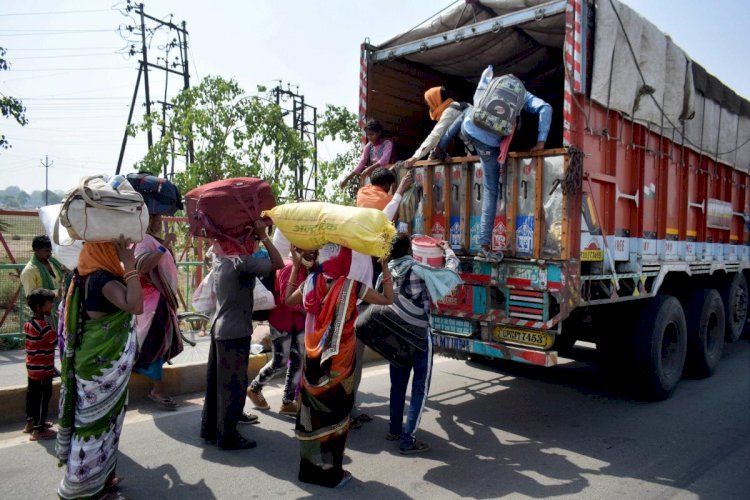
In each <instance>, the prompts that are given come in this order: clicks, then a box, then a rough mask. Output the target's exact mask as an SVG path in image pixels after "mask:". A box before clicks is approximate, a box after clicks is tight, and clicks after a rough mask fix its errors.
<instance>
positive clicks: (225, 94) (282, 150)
mask: <svg viewBox="0 0 750 500" xmlns="http://www.w3.org/2000/svg"><path fill="white" fill-rule="evenodd" d="M148 127H153V128H163V130H164V134H163V136H162V137H161V138H160V139H159V140H158V141H156V142H155V143H154V145H153V147H152V148H151V150H150V151H149V152H148V153H147V154H146V156H145V157H144V158H143V159H142V160H141V161H140V162H138V163H137V164H136V165H135V167H136V168H138V169H139V170H146V171H149V172H161V171H163V170H164V167H165V166H166V165H169V163H170V162H171V161H173V159H174V157H175V156H184V155H185V152H186V148H187V145H188V143H189V142H190V141H192V143H193V147H194V153H195V162H194V163H193V164H191V165H189V166H188V167H187V168H186V169H185V171H184V172H179V173H177V174H176V175H175V182H176V183H177V184H178V186H179V187H180V189H181V190H182V191H183V192H187V191H189V190H190V189H193V188H195V187H197V186H200V185H202V184H205V183H208V182H212V181H215V180H219V179H225V178H228V177H238V176H251V177H259V178H262V179H265V180H266V181H268V183H269V184H270V185H271V187H272V188H273V190H274V194H275V195H276V196H277V197H278V198H287V199H289V198H294V193H295V192H297V191H298V188H300V186H298V185H297V182H298V180H297V179H295V177H294V174H293V170H292V169H291V168H289V167H291V166H297V165H300V164H307V163H311V162H312V160H313V155H314V151H313V149H312V147H311V146H310V144H309V143H308V142H306V141H304V140H303V139H301V138H300V137H299V134H298V133H297V132H296V131H295V130H294V129H292V128H291V127H289V126H288V125H287V124H286V122H285V120H284V111H283V110H282V109H281V108H280V107H279V106H278V105H277V104H276V102H275V100H274V99H271V95H270V94H269V93H268V91H267V89H266V88H265V87H258V89H257V93H256V94H255V95H246V93H245V92H244V91H243V89H242V88H241V87H240V86H239V85H238V84H237V82H236V81H234V80H226V79H224V78H221V77H207V78H204V79H203V80H202V81H201V82H200V84H199V85H198V86H197V87H192V88H190V89H186V90H184V91H182V92H181V93H180V94H179V95H178V96H177V97H176V98H175V99H174V101H173V102H172V106H171V113H170V116H168V118H167V122H166V123H164V121H163V120H162V117H161V116H160V115H159V114H158V113H152V114H151V115H150V116H148V115H147V116H145V117H144V120H143V122H142V123H141V124H139V125H134V126H132V127H131V129H130V133H131V135H135V134H136V133H138V132H142V131H144V130H146V129H147V128H148ZM318 130H319V132H318V138H319V139H320V140H326V139H330V140H335V141H342V142H344V143H345V144H346V147H347V150H346V152H345V153H341V154H338V155H337V156H336V157H335V158H334V159H333V160H331V161H326V162H320V163H319V166H318V188H317V190H316V193H315V198H316V199H319V200H324V201H335V202H350V201H351V197H350V196H347V194H346V193H344V192H342V191H341V190H339V189H338V186H337V184H336V182H337V180H338V178H339V176H340V175H341V172H343V171H344V169H346V168H352V167H353V165H354V164H356V159H357V157H358V155H359V148H360V143H359V129H358V127H357V117H356V115H354V113H352V112H351V111H349V110H347V109H346V108H344V107H339V106H331V105H328V106H327V107H326V110H325V112H324V114H323V119H322V120H321V121H320V122H319V129H318ZM276 160H278V164H279V165H281V167H282V168H281V169H280V170H279V171H277V169H276V163H277V162H276Z"/></svg>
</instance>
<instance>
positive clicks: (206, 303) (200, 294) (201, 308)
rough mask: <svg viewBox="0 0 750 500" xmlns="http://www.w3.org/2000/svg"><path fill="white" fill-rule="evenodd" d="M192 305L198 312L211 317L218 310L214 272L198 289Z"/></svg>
mask: <svg viewBox="0 0 750 500" xmlns="http://www.w3.org/2000/svg"><path fill="white" fill-rule="evenodd" d="M192 304H193V309H195V311H196V312H199V313H203V314H207V315H209V316H210V315H211V313H213V312H214V311H215V310H216V293H215V292H214V272H213V271H210V272H209V273H208V274H207V275H206V276H205V277H204V278H203V280H202V281H201V282H200V284H199V285H198V286H197V287H196V289H195V292H193V301H192Z"/></svg>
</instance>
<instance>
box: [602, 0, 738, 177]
mask: <svg viewBox="0 0 750 500" xmlns="http://www.w3.org/2000/svg"><path fill="white" fill-rule="evenodd" d="M613 5H614V7H615V9H617V14H619V19H618V16H617V15H616V13H615V10H614V9H613V8H612V7H613ZM621 23H622V24H621ZM623 28H624V30H623ZM613 33H614V34H616V35H615V36H613ZM628 41H629V42H630V46H629V45H628ZM631 47H632V52H631ZM633 53H635V57H634V55H633ZM636 61H637V65H636ZM639 68H640V71H641V73H642V74H643V79H642V78H641V75H640V74H639V71H638V70H639ZM644 80H645V84H644ZM649 94H650V95H652V96H653V98H652V97H650V96H649ZM591 99H592V100H594V101H596V102H598V103H599V104H601V105H603V106H605V107H607V108H609V109H613V110H616V111H619V112H621V113H622V114H624V115H626V116H629V117H632V118H634V119H635V120H636V121H638V122H641V123H647V124H649V125H650V126H651V128H652V129H656V130H662V133H663V135H665V136H667V137H674V140H675V142H678V143H679V142H682V130H683V126H684V135H685V137H684V138H685V144H686V146H688V147H691V148H692V149H695V150H697V151H699V152H701V153H704V154H706V155H708V156H711V157H713V158H714V159H716V160H717V161H720V162H722V163H726V164H729V165H732V166H735V167H737V168H738V169H741V170H745V171H747V170H748V169H749V167H750V143H749V144H746V145H745V146H744V147H739V146H740V145H741V144H742V143H743V142H744V141H745V140H746V139H747V138H748V137H750V106H749V105H748V102H747V101H746V100H744V99H742V98H741V97H739V96H738V95H737V94H735V93H734V92H733V91H732V90H731V89H729V88H728V87H727V86H725V85H724V84H722V83H721V82H720V81H719V80H718V79H717V78H715V77H713V76H712V75H710V74H708V73H707V72H706V70H704V69H703V68H702V67H701V66H699V65H698V64H696V63H693V62H692V61H691V60H690V58H689V57H688V56H687V55H686V54H685V53H684V52H683V51H682V49H680V48H679V47H678V46H677V45H675V44H674V43H673V42H672V40H671V39H670V38H669V36H667V35H665V34H664V33H662V32H661V30H659V28H657V27H656V26H654V25H653V24H652V23H651V22H650V21H648V20H646V19H645V18H643V17H642V16H640V15H639V14H638V13H637V12H635V11H634V10H633V9H631V8H630V7H628V6H626V5H624V4H622V3H620V2H619V1H617V0H601V1H599V2H597V3H596V36H595V42H594V64H593V75H592V81H591ZM654 101H656V102H654ZM656 103H659V106H657V105H656ZM659 107H661V110H660V109H659ZM662 110H663V111H664V115H663V116H662ZM675 127H676V128H677V130H674V128H675Z"/></svg>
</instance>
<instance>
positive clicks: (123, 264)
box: [57, 238, 143, 499]
mask: <svg viewBox="0 0 750 500" xmlns="http://www.w3.org/2000/svg"><path fill="white" fill-rule="evenodd" d="M142 310H143V294H142V290H141V284H140V280H139V278H138V273H137V271H135V257H134V255H133V250H132V249H131V248H130V245H129V242H127V241H126V240H124V239H123V238H121V239H120V240H119V241H118V242H116V243H87V244H85V245H84V246H83V251H82V252H81V256H80V258H79V259H78V268H77V270H76V272H75V275H74V277H73V281H72V282H71V285H70V288H69V291H68V296H67V301H66V305H65V330H66V332H67V342H66V345H65V355H64V357H63V365H62V376H61V378H62V387H61V394H60V399H61V405H60V421H59V430H58V433H57V456H58V458H59V459H60V464H61V465H64V466H65V476H64V477H63V480H62V482H61V483H60V486H59V488H58V495H59V496H60V498H63V499H71V498H101V497H103V496H104V495H106V494H107V490H109V489H111V488H113V487H115V486H117V484H119V482H120V478H119V477H118V476H117V475H116V474H115V466H116V465H117V447H118V444H119V441H120V432H121V430H122V423H123V419H124V417H125V409H126V407H127V400H128V392H127V389H128V381H129V380H130V372H131V371H132V369H133V362H134V359H135V355H136V345H137V344H136V335H135V330H134V328H133V321H132V319H133V315H134V314H140V313H141V312H142Z"/></svg>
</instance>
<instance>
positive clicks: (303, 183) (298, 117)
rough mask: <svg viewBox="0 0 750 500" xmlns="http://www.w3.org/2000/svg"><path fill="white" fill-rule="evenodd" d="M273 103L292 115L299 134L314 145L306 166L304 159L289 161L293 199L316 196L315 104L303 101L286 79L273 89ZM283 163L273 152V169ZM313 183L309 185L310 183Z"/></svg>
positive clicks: (316, 110) (316, 136)
mask: <svg viewBox="0 0 750 500" xmlns="http://www.w3.org/2000/svg"><path fill="white" fill-rule="evenodd" d="M272 92H273V94H274V97H275V98H276V104H277V105H278V106H279V107H280V108H281V110H282V112H283V113H284V115H285V116H291V121H292V123H291V126H292V128H293V129H294V130H295V131H297V133H298V134H299V138H300V139H301V140H302V141H308V142H309V143H310V145H311V146H312V148H313V158H312V162H311V165H309V168H308V166H307V165H305V163H304V162H300V163H299V164H298V165H289V168H291V169H292V170H293V171H294V180H295V182H294V189H293V192H292V193H291V195H292V197H293V198H294V199H295V200H300V201H301V200H309V199H311V198H312V197H314V196H315V193H316V191H317V189H318V108H316V107H315V106H310V105H309V104H305V96H304V95H302V94H300V93H299V87H295V90H292V86H291V85H290V84H289V83H287V84H286V88H283V86H282V84H281V83H279V85H277V86H276V88H274V89H273V91H272ZM282 167H283V165H281V164H280V162H279V155H276V171H277V172H278V171H279V169H281V168H282ZM311 184H312V187H311Z"/></svg>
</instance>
